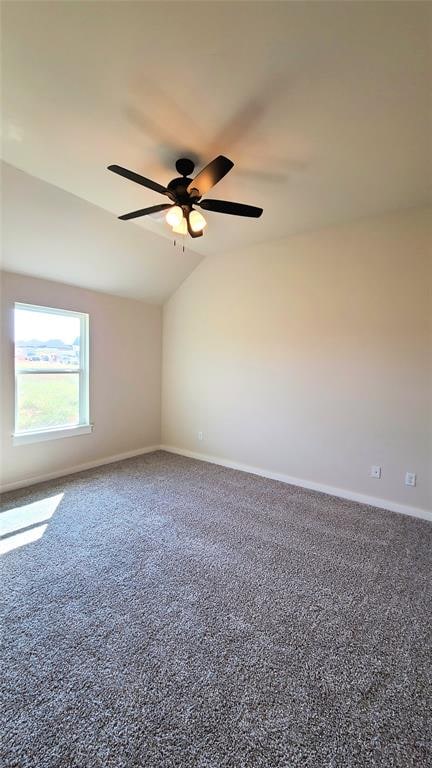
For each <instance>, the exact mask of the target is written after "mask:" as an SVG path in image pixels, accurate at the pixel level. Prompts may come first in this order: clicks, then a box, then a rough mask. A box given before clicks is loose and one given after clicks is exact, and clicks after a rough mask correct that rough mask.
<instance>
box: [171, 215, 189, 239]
mask: <svg viewBox="0 0 432 768" xmlns="http://www.w3.org/2000/svg"><path fill="white" fill-rule="evenodd" d="M173 232H175V234H176V235H185V234H186V233H187V221H186V219H185V218H184V217H183V218H182V220H181V221H180V223H179V224H177V225H176V226H175V227H173Z"/></svg>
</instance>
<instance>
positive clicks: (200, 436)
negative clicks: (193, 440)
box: [198, 432, 203, 440]
mask: <svg viewBox="0 0 432 768" xmlns="http://www.w3.org/2000/svg"><path fill="white" fill-rule="evenodd" d="M202 439H203V433H202V432H198V440H202Z"/></svg>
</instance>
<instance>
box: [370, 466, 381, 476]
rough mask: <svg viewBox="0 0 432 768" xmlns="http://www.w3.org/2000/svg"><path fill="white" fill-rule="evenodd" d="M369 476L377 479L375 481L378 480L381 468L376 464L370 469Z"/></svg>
mask: <svg viewBox="0 0 432 768" xmlns="http://www.w3.org/2000/svg"><path fill="white" fill-rule="evenodd" d="M370 476H371V477H375V478H377V480H379V478H380V477H381V467H380V466H379V465H378V464H376V465H374V466H373V467H371V471H370Z"/></svg>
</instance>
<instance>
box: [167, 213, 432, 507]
mask: <svg viewBox="0 0 432 768" xmlns="http://www.w3.org/2000/svg"><path fill="white" fill-rule="evenodd" d="M430 214H431V212H430V211H426V210H417V211H414V210H413V211H408V212H402V213H399V214H391V215H387V216H383V217H377V218H373V219H368V220H361V221H358V222H356V223H353V224H350V225H346V226H343V227H339V228H337V227H335V228H329V229H326V230H322V231H319V232H314V233H311V234H304V235H300V236H295V237H292V238H290V239H287V240H285V241H282V242H274V243H271V244H267V245H261V246H256V247H253V248H249V249H247V250H244V251H242V252H236V253H232V254H227V255H223V256H220V257H209V258H207V259H206V260H205V261H203V262H202V263H201V264H200V265H199V266H198V267H197V269H196V270H195V271H194V272H193V273H192V275H190V276H189V278H188V279H187V280H186V281H185V282H184V283H183V285H182V286H181V287H180V288H179V289H178V290H177V291H176V293H175V294H174V295H173V296H172V297H171V299H170V300H169V301H168V302H167V304H166V305H165V307H164V337H163V339H164V340H163V398H162V414H163V415H162V440H163V443H165V444H167V445H169V446H174V447H177V448H181V449H186V450H189V451H194V452H200V453H202V454H208V455H210V456H216V457H220V458H221V459H223V460H230V461H234V462H239V463H242V464H247V465H251V466H255V467H258V468H261V469H264V470H267V471H270V472H275V473H282V474H287V475H290V476H293V477H296V478H299V479H302V480H309V481H313V482H316V483H319V484H325V485H330V486H334V487H338V488H341V489H347V490H348V491H354V492H356V493H360V494H367V495H370V496H374V497H378V498H380V499H383V500H390V501H392V502H395V503H399V504H403V505H408V506H410V507H417V508H420V509H422V508H423V509H431V508H432V477H431V476H432V450H431V435H432V377H431V355H432V333H431V261H432V258H431V257H432V251H431V216H430ZM198 431H202V432H203V436H204V439H203V441H202V442H200V441H199V440H198V439H197V433H198ZM372 464H380V465H382V468H383V472H382V479H381V480H374V479H372V478H370V477H368V472H369V468H370V466H371V465H372ZM407 470H409V471H412V472H416V473H417V479H418V482H417V487H415V488H407V487H405V485H404V474H405V471H407Z"/></svg>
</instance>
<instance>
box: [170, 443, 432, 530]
mask: <svg viewBox="0 0 432 768" xmlns="http://www.w3.org/2000/svg"><path fill="white" fill-rule="evenodd" d="M160 450H161V451H167V452H168V453H176V454H178V455H179V456H187V457H188V458H190V459H198V461H207V462H209V463H210V464H220V465H221V466H222V467H229V468H230V469H238V470H240V471H241V472H249V473H251V474H252V475H260V476H261V477H268V478H270V479H271V480H279V481H280V482H282V483H288V484H289V485H298V486H300V487H301V488H307V489H308V490H311V491H319V492H320V493H327V494H329V495H330V496H339V497H340V498H341V499H349V501H358V502H359V503H360V504H367V505H368V506H370V507H378V508H379V509H387V510H389V511H390V512H399V513H400V514H402V515H410V516H411V517H419V518H421V519H422V520H430V521H431V522H432V511H430V510H427V509H421V508H419V507H410V506H408V505H407V504H399V503H397V502H395V501H390V500H388V499H380V498H377V497H375V496H367V495H366V494H363V493H357V492H356V491H348V490H346V489H345V488H336V487H334V486H332V485H323V484H322V483H315V482H313V481H312V480H302V479H301V478H299V477H291V476H290V475H284V474H282V473H280V472H271V471H270V470H267V469H261V468H260V467H251V466H249V465H248V464H241V463H239V462H237V461H230V460H229V459H224V458H221V457H219V456H209V455H207V454H205V453H197V452H195V451H188V450H186V449H185V448H177V447H175V446H173V445H161V446H160Z"/></svg>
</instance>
